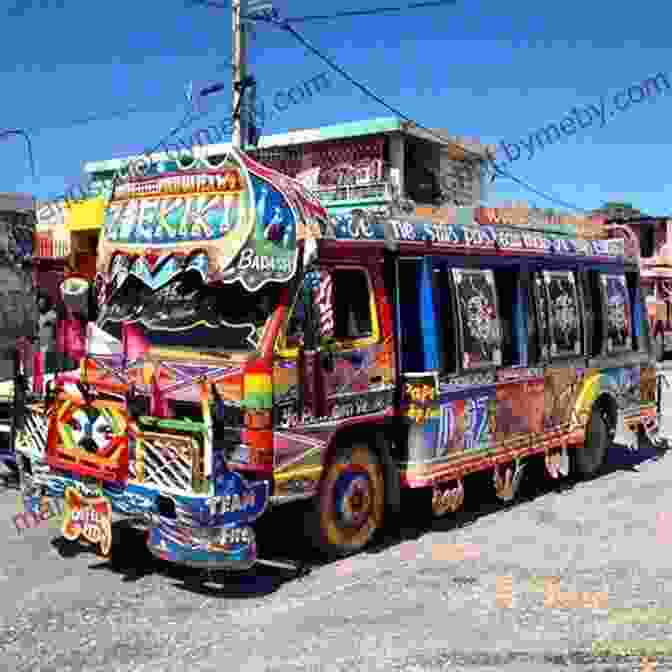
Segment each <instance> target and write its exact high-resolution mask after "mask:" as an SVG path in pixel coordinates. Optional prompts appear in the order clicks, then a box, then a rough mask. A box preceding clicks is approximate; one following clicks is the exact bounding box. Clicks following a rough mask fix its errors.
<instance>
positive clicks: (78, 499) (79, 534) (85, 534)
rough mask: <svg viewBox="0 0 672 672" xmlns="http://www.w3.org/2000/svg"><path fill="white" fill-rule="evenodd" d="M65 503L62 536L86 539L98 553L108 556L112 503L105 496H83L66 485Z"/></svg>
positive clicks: (110, 537)
mask: <svg viewBox="0 0 672 672" xmlns="http://www.w3.org/2000/svg"><path fill="white" fill-rule="evenodd" d="M65 504H66V507H65V516H64V518H63V525H62V528H61V532H62V534H63V536H64V537H65V538H66V539H68V540H69V541H76V540H78V539H81V540H83V541H87V542H89V543H90V544H93V545H94V546H95V547H97V549H98V550H99V552H100V555H103V556H108V555H109V554H110V550H111V548H112V505H111V504H110V501H109V500H108V499H107V497H100V496H99V497H85V496H84V495H81V494H80V493H79V492H78V491H77V489H75V488H71V487H68V488H66V489H65Z"/></svg>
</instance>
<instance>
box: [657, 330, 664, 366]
mask: <svg viewBox="0 0 672 672" xmlns="http://www.w3.org/2000/svg"><path fill="white" fill-rule="evenodd" d="M655 348H656V361H657V362H664V361H665V339H664V337H663V334H662V333H660V332H659V333H658V336H656V343H655Z"/></svg>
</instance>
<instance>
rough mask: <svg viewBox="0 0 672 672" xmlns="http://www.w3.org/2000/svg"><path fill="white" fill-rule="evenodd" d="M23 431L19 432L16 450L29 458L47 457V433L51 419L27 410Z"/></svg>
mask: <svg viewBox="0 0 672 672" xmlns="http://www.w3.org/2000/svg"><path fill="white" fill-rule="evenodd" d="M24 418H25V420H24V426H23V429H21V430H19V431H18V432H17V436H16V450H17V452H19V453H22V454H23V455H26V456H28V457H30V456H33V457H39V458H41V459H43V460H46V457H47V431H48V429H49V418H48V417H47V416H46V415H45V414H44V413H42V412H40V411H36V410H34V409H30V408H29V409H27V413H26V415H25V416H24Z"/></svg>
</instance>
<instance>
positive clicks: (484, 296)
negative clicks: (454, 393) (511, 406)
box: [453, 269, 502, 370]
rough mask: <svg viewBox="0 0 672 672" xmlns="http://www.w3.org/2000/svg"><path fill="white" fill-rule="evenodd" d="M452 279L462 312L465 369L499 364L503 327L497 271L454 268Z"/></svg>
mask: <svg viewBox="0 0 672 672" xmlns="http://www.w3.org/2000/svg"><path fill="white" fill-rule="evenodd" d="M453 278H454V281H455V287H456V294H457V299H458V301H457V303H458V310H459V315H460V329H461V336H462V368H463V369H464V370H475V369H481V368H485V367H490V366H500V365H501V364H502V349H501V342H502V341H501V333H502V330H501V324H500V320H499V314H498V310H497V291H496V289H495V276H494V273H493V272H492V271H490V270H472V269H453Z"/></svg>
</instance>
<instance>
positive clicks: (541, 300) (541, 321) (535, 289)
mask: <svg viewBox="0 0 672 672" xmlns="http://www.w3.org/2000/svg"><path fill="white" fill-rule="evenodd" d="M531 290H532V292H531V297H530V298H531V299H533V300H532V302H531V303H532V305H533V307H534V309H535V310H534V312H535V317H536V327H537V329H536V331H537V341H536V342H537V359H536V363H539V362H544V361H546V360H548V357H549V352H550V345H551V335H550V326H549V325H550V322H549V320H550V317H549V312H548V298H547V296H546V285H545V284H544V276H543V275H542V273H541V272H540V271H535V272H534V274H533V276H532V287H531Z"/></svg>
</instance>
